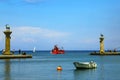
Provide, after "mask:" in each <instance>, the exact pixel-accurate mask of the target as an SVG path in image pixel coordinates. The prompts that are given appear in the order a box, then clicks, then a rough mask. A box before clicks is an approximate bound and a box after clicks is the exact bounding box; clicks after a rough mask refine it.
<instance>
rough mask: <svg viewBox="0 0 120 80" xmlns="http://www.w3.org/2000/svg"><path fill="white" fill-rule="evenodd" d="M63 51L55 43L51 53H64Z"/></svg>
mask: <svg viewBox="0 0 120 80" xmlns="http://www.w3.org/2000/svg"><path fill="white" fill-rule="evenodd" d="M64 53H65V51H64V50H63V49H59V48H58V47H57V45H55V46H54V49H52V54H64Z"/></svg>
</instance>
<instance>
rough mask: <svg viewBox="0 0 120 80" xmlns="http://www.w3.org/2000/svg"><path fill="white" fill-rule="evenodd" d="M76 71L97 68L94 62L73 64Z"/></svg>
mask: <svg viewBox="0 0 120 80" xmlns="http://www.w3.org/2000/svg"><path fill="white" fill-rule="evenodd" d="M73 64H74V66H75V67H76V69H93V68H96V67H97V64H96V63H95V62H74V63H73Z"/></svg>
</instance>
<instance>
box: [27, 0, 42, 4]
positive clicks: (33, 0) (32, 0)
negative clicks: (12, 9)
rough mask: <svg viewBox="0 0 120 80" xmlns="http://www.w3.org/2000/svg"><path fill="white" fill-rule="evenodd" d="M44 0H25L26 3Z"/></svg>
mask: <svg viewBox="0 0 120 80" xmlns="http://www.w3.org/2000/svg"><path fill="white" fill-rule="evenodd" d="M43 1H44V0H25V2H27V3H38V2H43Z"/></svg>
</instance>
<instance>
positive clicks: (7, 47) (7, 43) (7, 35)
mask: <svg viewBox="0 0 120 80" xmlns="http://www.w3.org/2000/svg"><path fill="white" fill-rule="evenodd" d="M11 33H12V31H10V27H9V26H8V24H6V30H5V31H4V34H5V51H4V53H3V55H11V53H10V39H11V37H10V34H11Z"/></svg>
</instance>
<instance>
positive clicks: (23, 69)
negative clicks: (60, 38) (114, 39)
mask: <svg viewBox="0 0 120 80" xmlns="http://www.w3.org/2000/svg"><path fill="white" fill-rule="evenodd" d="M90 52H91V51H66V52H65V54H58V55H53V54H51V53H50V51H36V52H35V53H33V52H32V51H26V53H28V54H32V55H33V58H27V59H0V80H120V56H95V55H90ZM76 61H82V62H84V61H85V62H87V61H95V62H96V63H97V65H98V67H97V68H96V69H82V70H77V69H76V68H75V66H74V65H73V62H76ZM57 66H62V71H57V70H56V68H57Z"/></svg>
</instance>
